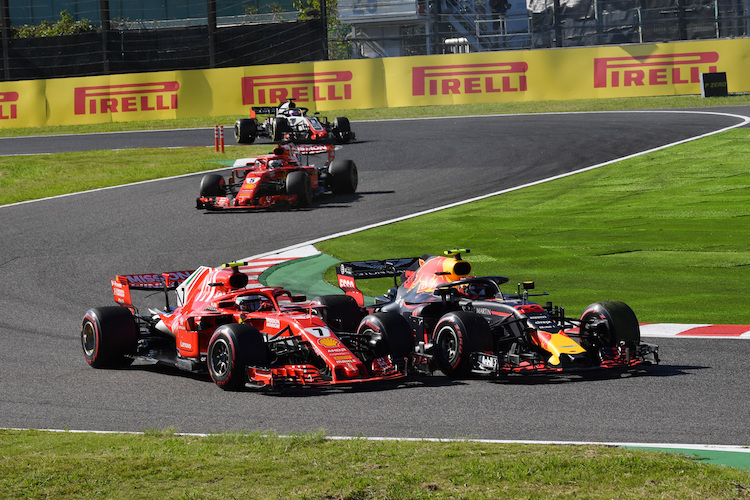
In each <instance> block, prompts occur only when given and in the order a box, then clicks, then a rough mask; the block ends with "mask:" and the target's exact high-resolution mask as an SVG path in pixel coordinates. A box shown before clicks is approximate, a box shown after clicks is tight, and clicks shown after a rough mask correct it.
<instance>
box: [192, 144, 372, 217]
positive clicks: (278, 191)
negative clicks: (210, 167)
mask: <svg viewBox="0 0 750 500" xmlns="http://www.w3.org/2000/svg"><path fill="white" fill-rule="evenodd" d="M326 153H327V155H328V159H327V161H326V162H325V163H324V164H323V165H322V166H315V165H309V164H308V159H309V157H310V156H311V155H315V154H326ZM334 157H335V146H333V145H331V144H308V145H296V144H279V145H278V146H276V147H275V148H274V150H273V152H272V153H270V154H266V155H261V156H257V157H253V158H242V159H239V160H236V161H235V162H234V166H233V168H232V173H231V175H230V176H229V178H227V179H225V178H224V177H222V176H221V175H219V174H206V175H204V176H203V178H202V179H201V184H200V193H199V196H198V198H197V200H196V203H195V205H196V208H199V209H206V210H233V209H234V210H237V209H239V210H248V209H253V208H269V207H272V206H274V205H277V204H285V205H287V206H296V207H306V206H308V205H310V204H311V203H312V201H313V198H314V197H316V196H319V195H321V194H323V193H325V192H327V191H330V192H332V193H333V194H349V193H354V192H355V191H356V190H357V184H358V182H359V177H358V174H357V165H356V164H355V163H354V162H353V161H352V160H342V159H335V158H334Z"/></svg>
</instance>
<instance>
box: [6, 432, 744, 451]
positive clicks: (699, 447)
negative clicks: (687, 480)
mask: <svg viewBox="0 0 750 500" xmlns="http://www.w3.org/2000/svg"><path fill="white" fill-rule="evenodd" d="M3 430H8V431H32V430H33V431H40V432H59V433H69V434H131V435H144V434H145V432H135V431H94V430H76V429H31V428H21V427H11V428H7V427H6V428H3ZM174 434H175V435H176V436H192V437H209V436H220V435H221V433H203V432H175V433H174ZM278 437H280V438H288V437H292V436H287V435H283V434H282V435H279V436H278ZM325 439H327V440H329V441H358V440H361V441H408V442H414V443H419V442H424V443H485V444H531V445H562V446H615V447H630V448H660V449H670V450H696V451H726V452H732V453H750V446H735V445H723V444H678V443H627V442H602V441H533V440H523V439H521V440H515V439H446V438H424V437H422V438H403V437H402V438H397V437H384V436H372V437H368V436H325Z"/></svg>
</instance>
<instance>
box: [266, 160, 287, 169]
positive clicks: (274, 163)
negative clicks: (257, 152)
mask: <svg viewBox="0 0 750 500" xmlns="http://www.w3.org/2000/svg"><path fill="white" fill-rule="evenodd" d="M283 166H284V162H283V161H281V160H271V161H269V162H268V168H280V167H283Z"/></svg>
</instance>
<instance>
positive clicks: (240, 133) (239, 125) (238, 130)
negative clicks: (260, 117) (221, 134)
mask: <svg viewBox="0 0 750 500" xmlns="http://www.w3.org/2000/svg"><path fill="white" fill-rule="evenodd" d="M257 136H258V121H257V120H255V119H254V118H240V119H239V120H237V121H236V122H235V123H234V140H235V141H236V142H237V143H238V144H252V143H254V142H255V138H256V137H257Z"/></svg>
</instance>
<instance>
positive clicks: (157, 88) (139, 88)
mask: <svg viewBox="0 0 750 500" xmlns="http://www.w3.org/2000/svg"><path fill="white" fill-rule="evenodd" d="M179 88H180V84H179V83H178V82H175V81H169V82H153V83H127V84H123V85H100V86H95V87H76V88H75V90H74V91H73V94H74V96H73V109H74V112H75V114H77V115H85V114H90V115H95V114H103V113H127V112H133V111H163V110H167V109H177V90H178V89H179Z"/></svg>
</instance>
